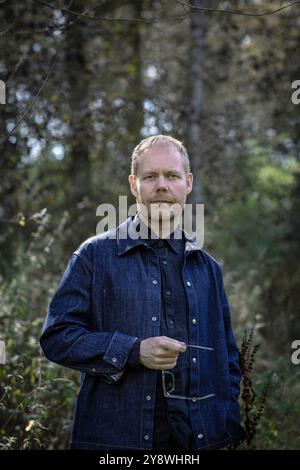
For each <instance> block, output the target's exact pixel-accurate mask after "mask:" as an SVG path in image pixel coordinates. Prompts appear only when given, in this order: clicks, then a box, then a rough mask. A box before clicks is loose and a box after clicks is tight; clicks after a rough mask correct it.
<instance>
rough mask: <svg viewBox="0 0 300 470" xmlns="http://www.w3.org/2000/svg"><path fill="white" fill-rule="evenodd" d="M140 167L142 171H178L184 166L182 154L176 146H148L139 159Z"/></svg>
mask: <svg viewBox="0 0 300 470" xmlns="http://www.w3.org/2000/svg"><path fill="white" fill-rule="evenodd" d="M139 166H140V169H141V170H142V171H143V172H144V171H170V170H174V171H180V170H182V169H183V168H184V165H183V158H182V155H181V154H180V153H179V151H178V150H177V149H176V148H173V147H170V146H169V147H163V148H157V147H154V148H150V149H148V150H147V151H146V152H145V153H144V154H143V155H142V156H141V159H140V165H139Z"/></svg>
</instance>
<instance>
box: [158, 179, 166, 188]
mask: <svg viewBox="0 0 300 470" xmlns="http://www.w3.org/2000/svg"><path fill="white" fill-rule="evenodd" d="M167 187H168V185H167V181H166V178H165V177H164V176H159V177H158V178H157V189H167Z"/></svg>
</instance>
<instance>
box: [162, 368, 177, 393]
mask: <svg viewBox="0 0 300 470" xmlns="http://www.w3.org/2000/svg"><path fill="white" fill-rule="evenodd" d="M163 375H164V381H165V390H166V392H167V393H172V392H173V391H174V389H175V384H174V375H173V373H172V372H168V371H164V373H163Z"/></svg>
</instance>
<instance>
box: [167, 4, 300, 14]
mask: <svg viewBox="0 0 300 470" xmlns="http://www.w3.org/2000/svg"><path fill="white" fill-rule="evenodd" d="M175 1H176V2H177V3H179V4H180V5H182V6H183V7H188V8H190V9H191V10H198V11H203V12H213V13H227V14H230V15H241V16H266V15H273V14H274V13H278V12H279V11H282V10H285V9H286V8H291V7H293V6H295V5H299V4H300V0H297V1H295V2H292V3H289V4H288V5H284V6H283V7H280V8H277V9H276V10H271V11H263V12H260V13H250V12H247V11H243V10H221V9H218V8H204V7H198V6H196V5H191V4H190V3H187V2H185V1H183V0H175Z"/></svg>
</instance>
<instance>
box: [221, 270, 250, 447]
mask: <svg viewBox="0 0 300 470" xmlns="http://www.w3.org/2000/svg"><path fill="white" fill-rule="evenodd" d="M221 292H222V307H223V318H224V325H225V332H226V341H227V350H228V362H229V363H228V367H229V376H230V389H231V401H230V407H229V413H228V421H227V426H228V431H229V432H230V434H231V436H232V440H233V442H234V444H235V445H238V444H240V443H241V442H242V441H243V440H245V439H246V437H247V434H246V431H245V429H244V428H243V426H242V425H241V415H240V404H239V402H238V398H239V395H240V382H241V379H242V372H241V369H240V366H239V350H238V347H237V345H236V341H235V338H234V334H233V330H232V324H231V311H230V306H229V303H228V299H227V295H226V291H225V288H224V285H223V280H222V274H221Z"/></svg>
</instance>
